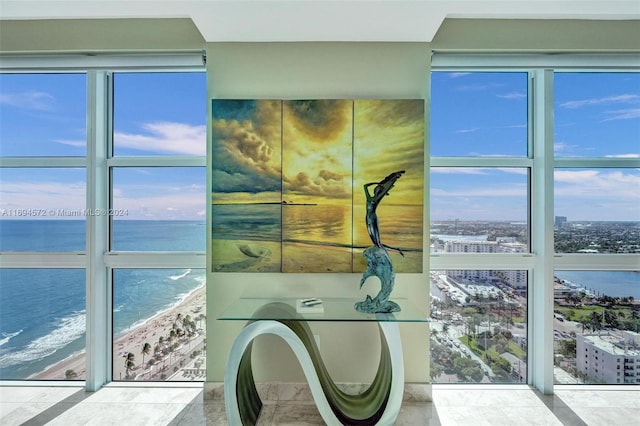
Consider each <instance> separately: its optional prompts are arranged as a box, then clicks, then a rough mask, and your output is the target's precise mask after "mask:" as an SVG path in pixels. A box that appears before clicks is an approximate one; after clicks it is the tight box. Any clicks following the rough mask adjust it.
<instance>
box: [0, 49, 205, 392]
mask: <svg viewBox="0 0 640 426" xmlns="http://www.w3.org/2000/svg"><path fill="white" fill-rule="evenodd" d="M0 59H1V61H0V73H24V74H29V73H31V74H36V73H40V74H41V73H84V74H86V84H87V92H86V96H87V106H86V108H87V122H86V135H87V136H86V138H87V150H86V155H85V156H82V157H69V156H60V157H44V156H34V157H26V156H25V157H0V168H17V167H37V168H62V167H65V168H66V167H75V168H83V169H85V171H86V197H85V208H86V209H88V210H94V211H95V210H97V209H104V210H108V209H109V208H110V207H111V204H112V201H111V198H112V197H111V193H112V180H111V177H110V175H111V172H110V171H111V169H112V168H113V167H140V166H144V167H176V166H177V167H206V164H207V160H206V155H202V156H158V157H154V156H142V157H126V156H118V157H114V156H113V138H112V135H113V110H112V108H113V79H112V75H113V73H114V72H118V71H126V72H180V73H182V72H185V73H186V72H198V73H204V72H206V69H205V65H204V63H205V59H204V54H203V52H178V53H166V54H148V55H147V54H144V53H139V54H130V55H115V54H99V55H92V56H89V55H87V56H85V55H51V56H21V55H16V56H11V55H2V56H0ZM205 90H206V89H205ZM203 108H207V106H206V105H203ZM110 221H111V218H108V217H105V216H87V217H86V235H85V239H86V240H85V250H84V251H81V252H71V251H70V252H2V253H0V254H1V255H2V257H1V263H0V268H23V269H40V268H59V269H68V268H73V269H83V270H85V277H86V282H85V289H86V356H87V366H86V378H85V382H84V383H85V387H86V389H87V390H88V391H95V390H97V389H99V388H100V387H102V386H103V385H104V384H106V383H109V382H111V381H112V371H111V368H112V367H111V366H112V361H113V360H112V355H111V354H112V348H111V345H112V338H113V332H112V315H113V306H112V283H113V282H112V277H113V273H112V272H113V269H117V268H129V269H131V268H139V269H142V268H145V269H147V268H153V269H169V268H194V269H195V268H198V269H206V248H205V250H203V251H196V252H184V251H183V252H170V251H167V252H118V251H110V250H109V249H110V244H109V243H110V235H111V224H110V223H109V222H110ZM11 383H15V382H14V381H11ZM48 383H51V382H48ZM59 383H60V384H65V383H68V382H65V381H62V382H59ZM71 383H72V384H73V385H77V383H78V381H74V382H71Z"/></svg>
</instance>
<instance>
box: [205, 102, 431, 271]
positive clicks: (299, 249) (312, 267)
mask: <svg viewBox="0 0 640 426" xmlns="http://www.w3.org/2000/svg"><path fill="white" fill-rule="evenodd" d="M212 114H213V124H212V126H213V128H212V142H213V146H212V199H211V202H212V257H213V258H212V270H213V271H228V272H301V273H304V272H362V271H364V270H365V268H366V261H365V259H364V258H363V257H362V252H363V250H364V249H365V248H366V247H368V246H371V245H372V242H371V240H370V239H369V236H368V234H367V230H366V223H365V194H364V185H365V184H366V183H368V182H376V181H379V180H381V179H383V178H384V177H385V176H387V175H388V174H389V173H391V172H394V171H397V170H405V173H404V175H403V177H402V178H401V179H400V180H399V181H398V182H397V183H396V186H395V187H394V188H393V189H392V190H391V191H390V193H389V196H388V197H386V198H385V200H384V202H382V203H381V204H380V207H379V208H378V216H379V218H380V233H381V239H382V241H383V242H384V243H385V244H387V245H390V246H393V247H399V248H401V249H402V251H403V254H404V256H401V255H400V254H398V253H391V256H392V260H393V263H394V267H395V270H396V272H421V271H422V238H423V235H422V229H423V199H424V192H423V182H424V118H423V117H424V101H423V100H355V101H354V100H286V101H273V100H214V101H213V104H212Z"/></svg>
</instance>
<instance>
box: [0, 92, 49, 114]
mask: <svg viewBox="0 0 640 426" xmlns="http://www.w3.org/2000/svg"><path fill="white" fill-rule="evenodd" d="M54 103H55V98H54V97H53V95H51V94H50V93H47V92H38V91H35V90H32V91H29V92H22V93H1V94H0V104H5V105H9V106H13V107H16V108H22V109H31V110H38V111H51V110H53V106H54Z"/></svg>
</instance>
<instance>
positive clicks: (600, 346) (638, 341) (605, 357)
mask: <svg viewBox="0 0 640 426" xmlns="http://www.w3.org/2000/svg"><path fill="white" fill-rule="evenodd" d="M576 367H577V368H578V371H580V372H581V373H582V374H584V375H585V377H586V381H587V382H588V383H619V384H638V383H640V334H639V333H635V332H632V331H618V332H612V333H607V332H603V334H593V335H584V336H580V335H579V336H577V338H576Z"/></svg>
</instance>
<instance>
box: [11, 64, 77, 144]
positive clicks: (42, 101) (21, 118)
mask: <svg viewBox="0 0 640 426" xmlns="http://www.w3.org/2000/svg"><path fill="white" fill-rule="evenodd" d="M86 91H87V89H86V76H85V74H2V73H0V155H1V156H12V157H13V156H34V155H38V156H56V155H64V156H84V155H85V154H86V145H87V135H86V117H87V110H86V108H87V94H86Z"/></svg>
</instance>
